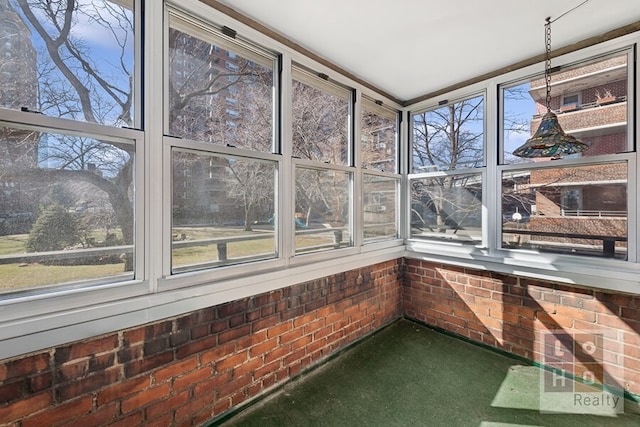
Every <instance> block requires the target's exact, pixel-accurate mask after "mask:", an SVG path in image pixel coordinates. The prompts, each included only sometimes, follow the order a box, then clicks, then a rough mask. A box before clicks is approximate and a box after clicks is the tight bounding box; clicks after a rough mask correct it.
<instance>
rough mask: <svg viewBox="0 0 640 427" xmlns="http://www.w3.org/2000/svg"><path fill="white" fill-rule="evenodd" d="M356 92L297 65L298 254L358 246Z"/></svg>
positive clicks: (294, 88)
mask: <svg viewBox="0 0 640 427" xmlns="http://www.w3.org/2000/svg"><path fill="white" fill-rule="evenodd" d="M351 104H352V92H351V91H350V90H348V89H346V88H344V87H342V86H340V85H338V84H337V83H334V82H331V81H328V80H325V79H322V78H320V77H318V76H316V75H314V74H313V73H311V72H310V71H308V70H306V69H303V68H302V67H295V68H294V69H293V82H292V124H293V157H294V159H293V164H294V171H295V172H294V180H295V188H296V192H295V213H294V218H293V219H292V223H293V224H294V226H295V230H296V232H295V234H296V238H295V251H296V253H297V254H302V253H308V252H317V251H326V250H331V249H339V248H343V247H348V246H353V238H352V236H353V233H352V224H353V197H352V194H353V179H354V168H353V164H352V162H353V155H352V141H351V135H352V126H351V122H352V120H351V117H352V115H351V114H352V108H351Z"/></svg>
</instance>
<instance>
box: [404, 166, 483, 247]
mask: <svg viewBox="0 0 640 427" xmlns="http://www.w3.org/2000/svg"><path fill="white" fill-rule="evenodd" d="M411 237H412V238H428V239H432V238H436V239H446V240H457V241H462V242H468V243H479V242H480V241H481V240H482V176H481V175H480V174H469V175H449V176H438V177H431V178H419V179H412V180H411Z"/></svg>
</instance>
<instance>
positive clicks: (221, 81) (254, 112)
mask: <svg viewBox="0 0 640 427" xmlns="http://www.w3.org/2000/svg"><path fill="white" fill-rule="evenodd" d="M168 45H169V64H168V65H169V67H168V70H167V73H168V84H169V87H168V100H167V115H168V117H167V118H168V133H169V134H170V135H172V136H177V137H180V138H184V139H191V140H194V141H200V142H206V143H211V144H216V145H223V146H231V147H236V148H242V149H247V150H253V151H259V152H265V153H270V152H272V151H273V149H274V148H273V143H274V138H273V132H274V126H273V112H274V108H275V103H274V85H275V81H274V71H273V70H274V66H275V57H274V56H273V55H270V54H268V53H266V52H263V51H259V50H258V48H256V47H254V46H250V45H247V44H242V43H239V42H235V41H234V40H232V39H229V38H228V37H226V36H224V35H223V34H222V33H217V32H216V31H215V30H214V28H213V27H212V26H211V25H209V26H205V24H202V25H199V24H198V23H197V22H195V21H193V19H192V18H180V17H179V14H178V13H177V12H175V13H172V14H171V15H170V28H169V39H168ZM178 52H181V54H180V55H179V54H178ZM229 105H233V108H232V109H230V108H229Z"/></svg>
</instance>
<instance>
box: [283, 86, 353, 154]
mask: <svg viewBox="0 0 640 427" xmlns="http://www.w3.org/2000/svg"><path fill="white" fill-rule="evenodd" d="M327 85H329V83H327ZM335 92H336V93H333V92H329V91H325V90H322V89H319V88H317V87H314V86H310V85H309V84H307V83H303V82H301V81H298V80H293V155H294V157H299V158H301V159H310V160H316V161H319V162H327V163H332V164H339V165H346V164H347V162H348V161H349V143H348V141H349V138H348V136H349V97H348V92H346V91H343V92H344V93H345V96H339V95H338V91H335Z"/></svg>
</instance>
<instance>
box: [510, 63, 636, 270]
mask: <svg viewBox="0 0 640 427" xmlns="http://www.w3.org/2000/svg"><path fill="white" fill-rule="evenodd" d="M629 54H630V53H629V52H628V51H622V52H619V53H617V54H614V55H609V56H606V57H600V58H596V59H592V60H587V61H585V62H582V63H579V64H573V65H570V66H566V67H563V68H562V69H561V70H560V71H559V72H557V73H555V74H553V76H552V81H553V85H552V89H551V109H552V110H554V112H556V114H557V115H558V120H559V122H560V124H561V126H562V128H563V129H564V131H565V132H567V133H569V134H571V135H573V136H575V137H576V138H578V139H580V140H582V141H583V142H586V143H587V144H589V146H590V147H589V149H588V150H586V151H584V152H582V153H581V154H579V155H573V156H569V157H570V158H568V159H564V160H559V159H549V158H539V159H528V160H525V159H521V158H516V157H514V156H512V155H511V152H512V151H513V149H514V148H515V147H516V146H518V145H520V144H521V143H523V142H524V141H525V140H526V139H527V138H529V136H530V135H531V134H532V132H534V131H535V130H536V129H537V127H538V125H539V123H540V118H541V115H542V114H543V113H544V112H546V106H545V98H546V95H545V85H544V80H543V78H542V76H534V77H532V78H529V79H525V80H522V81H517V82H513V83H511V84H508V85H504V86H503V87H502V91H501V93H502V102H503V105H504V113H503V116H502V135H503V141H504V144H503V147H504V151H503V156H502V163H503V164H504V165H503V166H500V167H499V169H500V173H501V176H502V192H501V193H502V202H501V209H502V221H501V225H502V233H501V236H502V238H501V242H502V247H503V248H516V249H529V250H534V251H540V252H554V253H560V254H568V255H585V256H599V257H607V258H617V259H627V258H628V253H627V248H628V244H627V239H628V224H627V216H628V213H629V198H628V196H627V187H628V179H629V178H628V174H629V173H630V172H631V170H632V168H631V165H630V162H631V160H632V157H631V153H630V151H631V150H632V145H631V142H630V141H631V137H630V135H629V130H628V126H627V123H628V115H629V109H628V104H627V97H628V91H627V88H628V86H629V76H630V75H631V74H630V72H629V69H628V68H629V66H628V64H629V59H628V56H629ZM577 91H579V92H577ZM605 94H606V96H607V99H606V101H605V100H604V95H605ZM567 99H569V100H572V99H573V100H578V99H580V109H579V110H578V111H573V109H572V111H571V114H568V110H567V108H566V107H567V105H568V104H567V102H566V101H567ZM532 160H535V161H532Z"/></svg>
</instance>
